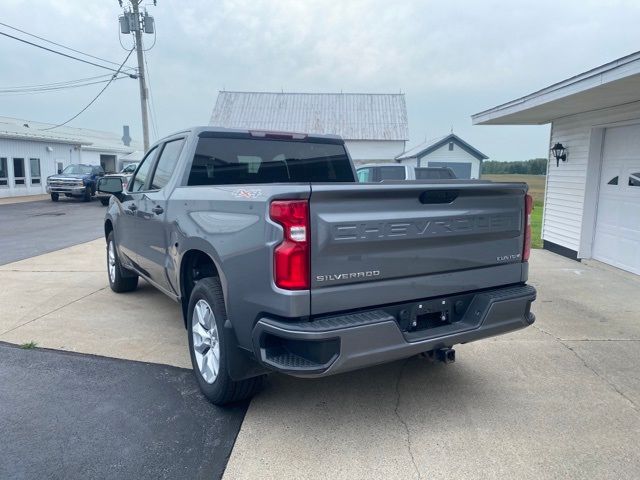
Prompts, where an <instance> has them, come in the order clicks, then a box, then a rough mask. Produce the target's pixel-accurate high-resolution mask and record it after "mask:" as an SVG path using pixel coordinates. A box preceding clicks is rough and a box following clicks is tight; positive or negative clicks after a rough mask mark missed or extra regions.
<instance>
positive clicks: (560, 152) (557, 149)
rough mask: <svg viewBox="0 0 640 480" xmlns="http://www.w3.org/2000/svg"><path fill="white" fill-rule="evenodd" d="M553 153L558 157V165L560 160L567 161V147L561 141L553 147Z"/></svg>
mask: <svg viewBox="0 0 640 480" xmlns="http://www.w3.org/2000/svg"><path fill="white" fill-rule="evenodd" d="M551 153H553V156H554V157H555V159H556V167H558V166H560V160H562V161H563V162H566V161H567V149H566V148H565V147H564V145H562V144H561V143H560V142H558V143H556V144H555V145H554V146H553V147H551Z"/></svg>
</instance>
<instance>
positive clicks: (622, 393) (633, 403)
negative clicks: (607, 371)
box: [532, 325, 640, 412]
mask: <svg viewBox="0 0 640 480" xmlns="http://www.w3.org/2000/svg"><path fill="white" fill-rule="evenodd" d="M532 326H533V328H535V329H536V330H538V331H539V332H541V333H544V334H545V335H548V336H549V337H551V338H553V339H554V340H555V341H557V342H558V343H559V344H560V345H562V346H563V347H564V348H566V349H567V350H569V351H570V352H571V353H573V355H575V357H576V358H577V359H578V360H580V362H581V363H582V365H584V366H585V367H586V368H587V369H589V370H590V371H591V372H592V373H593V374H594V375H595V376H596V377H598V378H599V379H600V380H602V381H603V382H605V383H606V384H607V385H608V386H609V387H610V388H611V389H612V390H613V391H615V392H616V393H617V394H618V395H620V396H621V397H622V398H623V399H624V400H626V401H627V402H628V403H629V405H630V406H631V408H633V409H634V410H635V411H636V412H640V407H638V405H637V404H636V403H635V402H634V401H633V400H632V399H631V398H629V397H628V396H627V395H626V394H625V393H624V392H623V391H622V390H620V388H618V386H617V385H616V384H615V383H613V382H612V381H610V380H609V379H608V378H606V377H605V376H604V375H601V374H600V373H598V372H597V371H596V370H595V369H594V368H593V367H592V366H591V365H589V364H588V363H587V361H586V360H585V359H584V358H583V357H582V356H581V355H580V354H579V353H578V352H577V351H576V350H575V349H574V348H572V347H571V346H570V345H568V344H567V343H566V342H565V340H563V339H562V338H560V337H557V336H555V335H554V334H552V333H551V332H548V331H546V330H544V329H543V328H540V327H539V326H537V325H532ZM609 341H611V340H609Z"/></svg>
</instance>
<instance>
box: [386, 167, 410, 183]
mask: <svg viewBox="0 0 640 480" xmlns="http://www.w3.org/2000/svg"><path fill="white" fill-rule="evenodd" d="M406 177H407V174H406V171H405V168H404V167H401V166H398V167H380V180H406Z"/></svg>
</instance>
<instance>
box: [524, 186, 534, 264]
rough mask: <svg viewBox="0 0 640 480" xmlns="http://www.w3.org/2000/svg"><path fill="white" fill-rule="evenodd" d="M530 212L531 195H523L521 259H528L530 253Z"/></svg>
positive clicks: (531, 208) (531, 205) (531, 209)
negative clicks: (522, 245) (523, 217)
mask: <svg viewBox="0 0 640 480" xmlns="http://www.w3.org/2000/svg"><path fill="white" fill-rule="evenodd" d="M531 212H533V197H532V196H531V195H525V197H524V215H525V220H524V248H523V249H522V261H523V262H527V261H529V255H530V254H531Z"/></svg>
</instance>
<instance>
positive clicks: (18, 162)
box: [13, 158, 25, 185]
mask: <svg viewBox="0 0 640 480" xmlns="http://www.w3.org/2000/svg"><path fill="white" fill-rule="evenodd" d="M24 178H25V175H24V158H14V159H13V184H14V185H24V184H25V180H24Z"/></svg>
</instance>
